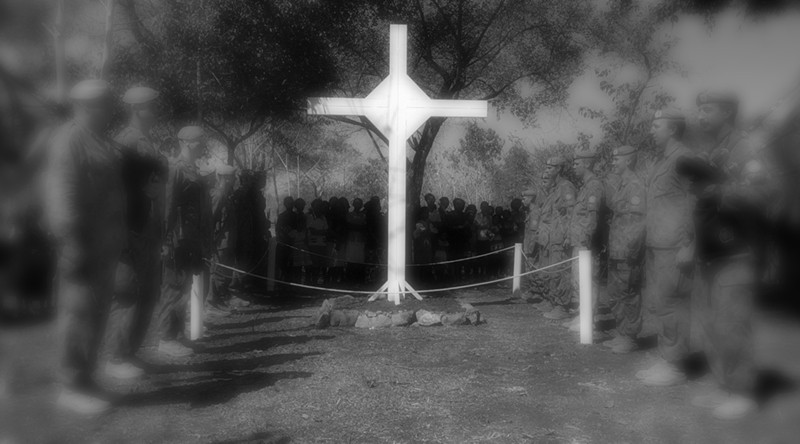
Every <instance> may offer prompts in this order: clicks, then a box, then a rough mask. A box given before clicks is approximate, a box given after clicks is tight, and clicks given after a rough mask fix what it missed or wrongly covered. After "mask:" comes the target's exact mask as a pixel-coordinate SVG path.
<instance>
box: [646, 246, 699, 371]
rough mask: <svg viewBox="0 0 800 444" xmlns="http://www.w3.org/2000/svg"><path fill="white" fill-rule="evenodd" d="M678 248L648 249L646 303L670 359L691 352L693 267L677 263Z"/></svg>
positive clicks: (660, 344) (663, 352) (662, 350)
mask: <svg viewBox="0 0 800 444" xmlns="http://www.w3.org/2000/svg"><path fill="white" fill-rule="evenodd" d="M677 255H678V249H677V248H647V250H646V252H645V279H646V286H645V293H644V304H645V307H646V308H647V312H648V313H649V315H650V316H651V317H652V318H653V320H654V322H655V324H656V325H655V328H656V331H657V335H658V349H659V353H660V354H661V357H662V358H663V359H665V360H666V361H668V362H677V361H680V360H682V359H685V358H686V357H687V356H688V354H689V336H690V322H689V321H690V319H689V299H690V296H691V292H692V275H693V273H692V272H691V270H686V269H679V268H678V267H677V265H676V258H677Z"/></svg>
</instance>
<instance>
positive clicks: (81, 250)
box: [45, 80, 125, 414]
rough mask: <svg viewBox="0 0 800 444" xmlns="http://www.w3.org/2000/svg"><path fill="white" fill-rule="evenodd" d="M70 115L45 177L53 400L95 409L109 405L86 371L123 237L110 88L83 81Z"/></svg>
mask: <svg viewBox="0 0 800 444" xmlns="http://www.w3.org/2000/svg"><path fill="white" fill-rule="evenodd" d="M70 98H71V99H72V101H73V111H74V115H73V120H72V121H71V122H69V123H67V124H66V125H64V127H63V128H62V129H61V131H60V132H59V133H58V135H57V136H56V138H55V140H54V144H53V146H52V152H51V153H50V154H51V158H50V163H49V165H48V172H47V175H46V180H47V183H46V190H45V191H46V197H45V198H46V202H47V211H48V214H47V215H48V221H49V224H50V228H51V230H52V232H53V234H54V235H55V236H56V239H57V242H58V247H57V248H58V265H57V280H58V283H57V290H56V291H57V300H58V302H57V303H58V327H59V332H60V333H59V338H60V339H61V341H63V342H62V344H61V369H60V379H61V382H62V383H63V384H64V386H63V389H62V391H61V393H60V395H59V398H58V403H59V405H60V406H62V407H64V408H67V409H70V410H73V411H76V412H79V413H83V414H97V413H101V412H103V411H105V410H107V409H108V408H109V407H110V404H109V402H108V401H107V400H105V399H104V398H103V396H102V394H101V393H100V391H99V390H98V389H97V388H96V386H95V384H94V381H93V376H92V374H93V372H94V370H95V367H96V361H97V351H98V347H99V344H100V341H101V338H102V337H103V331H104V328H105V323H106V320H107V316H108V307H109V304H110V302H111V299H112V295H113V291H114V280H115V279H114V273H115V269H116V266H117V261H118V259H119V256H120V253H121V250H122V247H123V245H124V242H125V221H124V213H125V197H124V194H123V183H122V180H121V169H120V153H119V151H118V150H117V149H116V148H115V147H114V145H113V142H112V141H111V140H109V139H108V138H106V137H105V136H104V133H105V131H106V129H107V126H108V124H109V120H110V117H111V89H110V87H109V85H108V84H107V83H106V82H104V81H101V80H86V81H82V82H80V83H78V84H77V85H75V87H74V88H73V89H72V91H71V93H70Z"/></svg>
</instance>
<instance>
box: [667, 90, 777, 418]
mask: <svg viewBox="0 0 800 444" xmlns="http://www.w3.org/2000/svg"><path fill="white" fill-rule="evenodd" d="M697 106H698V108H699V113H698V115H699V119H698V120H699V123H700V126H701V129H702V130H703V132H704V133H705V135H706V136H707V139H708V141H709V146H707V147H706V149H704V150H703V152H702V153H701V159H702V160H701V159H697V160H695V161H689V160H685V161H683V162H681V163H680V164H679V165H678V167H679V168H680V169H681V171H682V172H683V173H684V174H686V176H687V177H688V178H689V179H690V181H691V183H692V188H691V189H692V192H693V194H694V195H695V196H696V198H697V205H696V208H695V257H696V261H697V279H698V286H697V287H696V291H695V294H694V295H693V297H695V298H697V301H696V302H697V304H696V305H695V306H696V307H697V308H698V309H699V310H698V311H699V313H698V315H699V316H700V319H701V323H702V332H703V339H704V344H703V351H704V352H705V355H706V358H707V359H708V363H709V367H710V369H711V372H712V374H713V375H714V377H715V379H716V380H717V383H718V384H719V387H720V389H721V390H720V391H719V392H715V393H712V394H710V395H706V396H701V397H698V398H696V399H695V401H694V404H696V405H700V406H702V407H708V408H712V409H713V414H714V416H715V417H717V418H719V419H738V418H741V417H743V416H745V415H747V414H748V413H750V412H751V411H752V410H754V409H755V405H756V404H755V401H754V394H755V386H756V368H755V362H754V356H753V348H752V347H753V338H752V321H753V315H754V311H755V299H756V291H757V288H760V287H759V285H758V282H759V280H760V276H759V273H758V270H759V267H758V260H759V258H760V257H762V255H761V254H760V251H759V250H761V248H762V246H763V245H764V242H765V239H766V231H767V224H766V218H765V213H766V211H765V209H764V208H761V207H762V206H763V205H764V204H765V203H766V202H767V201H768V196H767V195H766V194H765V193H760V192H759V190H763V187H760V186H759V184H763V183H764V182H765V180H764V179H765V178H764V177H759V176H761V174H760V173H762V172H763V168H762V167H761V165H760V162H759V161H758V160H756V159H755V156H754V155H753V152H752V150H751V148H750V147H749V145H748V143H747V139H746V136H745V135H744V133H743V132H741V131H739V130H737V129H736V127H735V121H736V114H737V108H738V100H737V97H736V96H735V95H734V94H732V93H728V92H724V91H707V92H704V93H701V94H700V95H698V97H697ZM748 166H749V169H750V170H751V172H752V173H753V174H745V172H746V170H747V169H748Z"/></svg>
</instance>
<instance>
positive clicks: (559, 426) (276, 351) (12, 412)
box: [0, 289, 800, 444]
mask: <svg viewBox="0 0 800 444" xmlns="http://www.w3.org/2000/svg"><path fill="white" fill-rule="evenodd" d="M509 293H510V290H506V289H491V290H482V291H466V292H461V293H458V294H456V295H450V297H456V296H457V297H459V298H461V299H463V300H466V301H468V302H470V303H472V304H473V305H474V306H475V307H476V308H478V309H479V310H480V311H481V314H482V316H483V318H485V320H486V321H487V322H486V323H484V324H482V325H480V326H463V327H429V328H424V327H409V328H392V329H381V330H360V329H352V328H350V329H338V328H332V329H326V330H316V329H313V328H312V327H310V325H309V324H310V321H311V318H312V315H313V313H314V312H315V311H316V310H317V309H318V307H319V305H320V304H321V302H322V300H323V299H324V298H325V297H326V296H325V295H314V296H293V297H292V298H284V299H281V300H276V299H268V298H265V299H260V300H259V301H258V303H256V304H253V305H252V306H251V307H249V308H247V309H244V310H243V311H241V312H239V313H236V314H234V315H232V316H230V317H228V318H224V319H221V320H218V321H215V322H213V323H211V324H209V325H208V334H207V337H206V338H205V339H203V340H201V341H198V342H196V343H195V344H193V347H194V349H195V350H196V354H195V356H194V357H192V358H191V359H187V360H184V361H173V362H168V361H163V360H159V359H158V358H157V357H156V356H154V354H153V349H152V347H150V348H148V349H147V350H145V353H144V356H143V357H144V358H145V359H146V360H147V361H148V362H150V363H151V365H150V367H149V369H148V370H149V372H150V376H149V377H148V378H147V379H145V380H143V381H139V382H137V383H133V384H130V385H126V386H111V388H112V389H113V391H114V392H116V393H118V394H119V398H118V403H119V406H118V407H117V408H116V409H115V410H114V411H112V412H111V413H110V414H107V415H105V416H103V417H101V418H96V419H81V418H77V417H75V416H72V415H68V414H65V413H63V412H60V411H57V410H55V409H54V408H53V407H52V406H51V404H50V402H49V400H50V399H52V394H53V393H54V390H55V389H54V384H53V369H54V367H55V365H56V358H55V352H54V345H53V344H54V343H55V335H54V333H53V328H52V325H51V324H43V323H39V324H33V325H29V326H19V325H17V326H13V327H9V326H6V327H0V335H1V336H0V346H2V348H0V351H2V354H0V376H1V377H2V378H3V379H1V380H2V381H5V385H4V388H3V386H0V443H2V444H6V443H37V442H43V443H129V442H130V443H150V442H152V443H162V442H177V443H290V442H291V443H326V442H330V443H384V442H387V443H390V442H397V443H426V442H428V443H484V442H488V443H651V442H652V443H760V442H765V443H773V442H775V443H778V442H787V443H788V442H798V441H797V436H800V435H798V432H800V402H798V399H797V395H796V394H794V393H793V392H790V393H789V394H784V395H782V396H779V397H777V398H774V399H773V400H772V401H771V402H770V403H768V404H767V405H766V406H765V407H764V409H763V411H762V412H761V413H760V414H758V415H757V416H755V417H753V418H750V419H747V420H745V421H742V422H740V423H737V424H733V425H731V424H725V423H720V422H717V421H715V420H714V419H713V418H712V417H711V416H710V415H709V414H708V412H706V411H703V410H700V409H697V408H694V407H692V406H691V405H690V404H689V399H690V398H691V396H692V395H694V394H696V393H699V392H701V391H703V390H707V389H708V388H709V387H711V386H712V383H711V381H710V379H709V378H708V377H701V378H699V379H695V380H692V381H690V382H689V383H688V384H685V385H682V386H679V387H671V388H649V387H644V386H642V385H640V384H639V383H637V381H636V379H635V378H634V377H633V374H634V373H635V372H636V370H638V369H640V368H644V367H646V366H647V365H648V364H649V363H650V362H652V361H653V359H654V352H653V351H644V352H638V353H634V354H631V355H628V356H619V355H614V354H611V353H609V352H608V351H605V349H604V348H603V347H600V346H599V345H594V346H580V345H579V344H578V340H577V335H576V334H574V333H570V332H568V331H567V330H566V329H564V328H562V327H561V326H560V325H559V324H560V323H558V322H554V321H548V320H546V319H543V318H542V317H541V315H540V314H539V313H538V312H536V311H535V310H534V309H533V307H532V306H530V305H527V304H524V303H516V302H514V301H510V300H509ZM763 324H764V325H765V327H764V328H763V329H762V330H760V332H761V333H759V337H760V338H761V339H760V340H761V341H762V343H763V345H762V346H760V347H759V351H760V352H762V353H763V354H764V356H765V358H764V359H763V361H764V362H768V363H769V365H771V366H772V367H773V368H776V369H778V370H779V371H780V372H781V373H782V374H783V375H788V376H787V377H789V378H790V379H791V378H792V377H795V378H797V377H800V360H798V356H797V355H798V345H800V327H798V326H797V325H795V324H791V323H787V322H784V321H782V320H781V319H780V318H770V319H769V321H768V322H763ZM104 383H105V384H108V383H109V382H108V381H104ZM765 438H769V439H765Z"/></svg>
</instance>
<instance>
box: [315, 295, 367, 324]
mask: <svg viewBox="0 0 800 444" xmlns="http://www.w3.org/2000/svg"><path fill="white" fill-rule="evenodd" d="M355 300H356V299H355V298H354V297H352V296H350V295H345V296H340V297H338V298H332V299H325V300H324V301H323V302H322V307H320V309H319V311H317V314H316V315H315V316H314V320H313V322H312V324H313V325H314V326H316V327H317V328H319V329H322V328H326V327H329V326H331V325H333V324H332V322H331V316H332V312H333V311H334V309H335V308H336V307H344V306H347V305H349V304H352V303H353V302H355ZM338 319H339V320H340V321H341V320H342V319H341V317H339V318H338ZM353 323H354V324H355V321H353ZM351 325H352V324H351ZM333 326H337V325H333Z"/></svg>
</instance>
